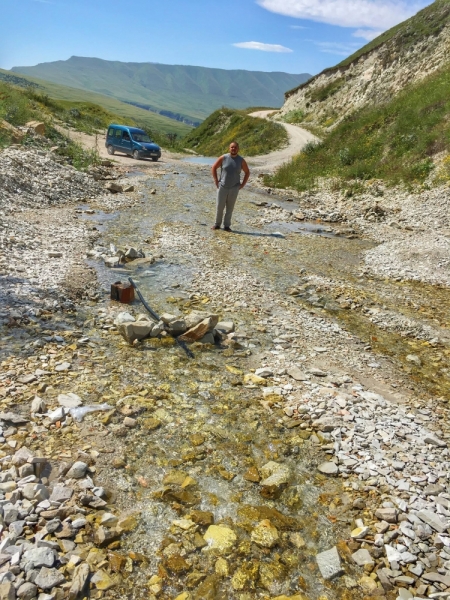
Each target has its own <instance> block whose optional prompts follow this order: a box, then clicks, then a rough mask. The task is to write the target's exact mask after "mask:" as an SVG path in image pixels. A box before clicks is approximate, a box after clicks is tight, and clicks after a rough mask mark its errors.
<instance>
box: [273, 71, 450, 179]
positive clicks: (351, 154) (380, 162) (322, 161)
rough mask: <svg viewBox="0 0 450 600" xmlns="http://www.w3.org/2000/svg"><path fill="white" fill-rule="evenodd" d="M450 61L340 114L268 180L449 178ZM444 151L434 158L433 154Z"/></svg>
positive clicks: (436, 154)
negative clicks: (381, 99)
mask: <svg viewBox="0 0 450 600" xmlns="http://www.w3.org/2000/svg"><path fill="white" fill-rule="evenodd" d="M449 153H450V66H447V67H446V68H444V69H442V70H440V71H438V72H436V73H434V74H433V75H431V76H429V77H427V78H426V79H423V80H422V81H421V82H420V83H418V84H416V85H414V86H410V87H408V88H406V89H404V90H403V91H402V92H401V93H400V94H399V95H398V96H396V97H394V98H393V99H392V100H391V101H390V102H388V103H386V104H382V105H375V106H366V107H364V108H362V109H360V110H359V111H357V112H355V113H353V114H352V115H350V116H349V117H347V118H346V119H344V120H343V121H342V122H341V123H340V124H339V125H337V126H336V128H335V129H333V130H332V131H331V133H329V134H328V135H327V137H326V138H325V139H324V141H323V142H322V143H320V144H317V145H313V144H310V145H308V146H307V147H306V148H305V150H304V152H302V153H301V154H300V155H298V156H297V157H295V158H294V159H293V160H292V161H291V162H290V163H288V164H286V165H283V167H281V168H280V170H279V171H278V172H277V173H276V174H275V176H274V177H273V178H272V179H271V180H270V183H271V184H272V185H274V186H276V187H287V186H291V187H293V188H296V189H298V190H302V189H308V188H311V187H314V186H315V185H316V183H317V181H318V179H319V178H320V177H335V178H338V179H340V180H341V182H342V183H343V185H344V186H346V185H347V184H346V183H345V182H347V181H349V180H353V181H354V180H368V179H383V180H385V181H386V182H387V183H391V184H398V183H401V182H404V183H407V184H416V183H422V182H423V181H424V180H425V179H426V178H427V177H428V176H429V175H430V173H432V172H437V175H439V176H440V177H444V178H446V179H447V178H448V176H449V175H450V171H449V172H448V173H447V171H446V169H445V165H447V170H448V165H449V160H448V155H449ZM445 155H446V156H447V159H446V160H445V159H444V161H443V162H440V163H439V164H438V168H437V166H436V164H435V162H434V157H436V156H441V157H442V156H445Z"/></svg>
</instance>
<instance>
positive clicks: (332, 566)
mask: <svg viewBox="0 0 450 600" xmlns="http://www.w3.org/2000/svg"><path fill="white" fill-rule="evenodd" d="M316 560H317V565H318V567H319V570H320V573H321V575H322V577H323V578H324V579H333V578H334V577H338V576H339V575H342V573H343V569H342V566H341V559H340V558H339V554H338V550H337V548H336V546H334V548H331V549H330V550H326V551H325V552H320V553H319V554H318V555H317V556H316Z"/></svg>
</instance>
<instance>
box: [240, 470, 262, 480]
mask: <svg viewBox="0 0 450 600" xmlns="http://www.w3.org/2000/svg"><path fill="white" fill-rule="evenodd" d="M243 477H244V479H245V480H246V481H252V482H253V483H259V482H260V481H261V476H260V474H259V472H258V469H257V468H256V467H250V469H249V470H248V471H247V472H246V473H244V475H243Z"/></svg>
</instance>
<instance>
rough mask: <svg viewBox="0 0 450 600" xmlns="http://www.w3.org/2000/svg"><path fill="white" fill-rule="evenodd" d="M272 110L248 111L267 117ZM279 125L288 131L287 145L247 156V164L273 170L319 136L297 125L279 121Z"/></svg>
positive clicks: (315, 140) (252, 115)
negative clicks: (265, 152)
mask: <svg viewBox="0 0 450 600" xmlns="http://www.w3.org/2000/svg"><path fill="white" fill-rule="evenodd" d="M273 112H274V111H273V110H258V111H256V112H253V113H250V116H251V117H259V118H261V119H267V118H269V117H268V115H270V114H273ZM280 125H283V127H285V128H286V131H287V132H288V136H289V145H288V146H286V148H282V149H281V150H275V151H274V152H270V153H269V154H265V155H263V156H254V157H252V158H249V159H248V160H247V162H248V164H249V166H252V167H256V168H257V169H258V170H266V171H273V170H275V169H276V168H278V167H280V166H281V165H282V164H283V163H285V162H287V161H288V160H290V159H291V158H292V157H293V156H295V155H296V154H299V153H300V152H301V151H302V150H303V148H304V147H305V146H306V144H307V143H308V142H317V141H319V138H317V137H316V136H315V135H313V134H312V133H310V132H309V131H307V130H306V129H302V128H301V127H298V126H297V125H290V124H288V123H280Z"/></svg>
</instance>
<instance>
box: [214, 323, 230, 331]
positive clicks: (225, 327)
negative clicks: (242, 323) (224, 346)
mask: <svg viewBox="0 0 450 600" xmlns="http://www.w3.org/2000/svg"><path fill="white" fill-rule="evenodd" d="M215 328H216V330H217V331H220V332H221V333H233V331H234V323H233V321H219V322H218V323H217V325H216V327H215Z"/></svg>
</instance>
